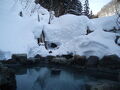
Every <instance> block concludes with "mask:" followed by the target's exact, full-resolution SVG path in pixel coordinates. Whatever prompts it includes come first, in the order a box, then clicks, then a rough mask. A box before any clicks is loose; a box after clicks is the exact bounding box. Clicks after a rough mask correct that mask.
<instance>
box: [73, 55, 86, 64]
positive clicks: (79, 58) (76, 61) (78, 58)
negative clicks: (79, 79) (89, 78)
mask: <svg viewBox="0 0 120 90" xmlns="http://www.w3.org/2000/svg"><path fill="white" fill-rule="evenodd" d="M86 61H87V60H86V57H85V56H79V55H75V56H74V60H73V61H72V62H71V64H78V65H81V66H84V65H85V63H86Z"/></svg>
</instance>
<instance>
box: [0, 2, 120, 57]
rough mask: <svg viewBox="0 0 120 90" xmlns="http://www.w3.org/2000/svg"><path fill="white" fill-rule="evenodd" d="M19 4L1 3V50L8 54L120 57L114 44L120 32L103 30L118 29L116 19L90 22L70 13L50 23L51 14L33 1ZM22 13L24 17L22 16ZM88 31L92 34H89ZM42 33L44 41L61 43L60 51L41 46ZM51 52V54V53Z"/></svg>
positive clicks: (119, 50)
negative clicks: (114, 55) (38, 39)
mask: <svg viewBox="0 0 120 90" xmlns="http://www.w3.org/2000/svg"><path fill="white" fill-rule="evenodd" d="M20 1H21V0H15V1H14V0H1V1H0V4H1V6H0V9H1V14H0V20H1V21H2V22H0V43H1V44H0V50H1V51H2V52H3V53H4V54H5V55H6V53H5V52H10V55H11V54H13V53H27V54H28V55H29V57H33V56H35V55H36V54H40V55H43V56H47V55H60V54H61V55H62V54H67V53H71V52H72V53H74V54H79V55H84V56H87V57H89V56H91V55H96V56H99V57H100V58H101V57H103V56H104V55H110V54H117V55H118V56H120V47H119V46H118V45H117V44H115V42H114V40H115V38H116V35H119V33H118V34H115V33H111V32H105V31H103V30H111V29H113V28H114V27H116V28H118V26H117V24H116V19H117V17H116V16H111V17H104V18H98V19H91V20H90V19H88V18H87V17H85V16H75V15H71V14H67V15H63V16H60V17H58V18H54V19H53V20H52V21H51V24H48V21H49V13H48V11H47V10H46V9H44V8H42V7H41V6H39V5H35V3H34V0H30V2H29V3H28V5H27V6H26V3H25V2H22V4H21V2H20ZM6 2H7V3H6ZM20 11H22V12H23V17H20V16H19V12H20ZM38 15H39V19H40V21H39V22H38ZM88 28H89V29H90V30H91V31H93V32H92V33H90V34H88V35H87V29H88ZM42 30H43V31H44V32H45V40H46V41H49V42H50V43H51V42H52V43H57V44H59V48H57V49H48V50H46V49H45V47H44V46H43V45H41V46H38V44H37V40H36V38H39V37H40V35H41V33H42ZM118 42H120V40H119V41H118ZM50 50H52V53H49V51H50ZM3 56H4V55H3ZM0 57H1V58H3V57H2V56H0Z"/></svg>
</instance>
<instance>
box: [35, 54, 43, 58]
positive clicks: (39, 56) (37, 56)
mask: <svg viewBox="0 0 120 90" xmlns="http://www.w3.org/2000/svg"><path fill="white" fill-rule="evenodd" d="M41 57H42V56H41V55H39V54H37V55H36V56H35V57H34V58H41Z"/></svg>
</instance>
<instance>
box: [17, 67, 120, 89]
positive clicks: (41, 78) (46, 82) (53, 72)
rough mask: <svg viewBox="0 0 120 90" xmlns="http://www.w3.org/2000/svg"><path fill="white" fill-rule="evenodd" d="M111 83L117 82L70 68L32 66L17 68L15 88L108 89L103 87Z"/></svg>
mask: <svg viewBox="0 0 120 90" xmlns="http://www.w3.org/2000/svg"><path fill="white" fill-rule="evenodd" d="M111 83H112V84H113V83H118V82H117V81H111V80H107V79H98V78H94V77H92V76H89V75H86V74H83V73H81V72H77V71H74V70H70V69H69V70H66V69H55V68H47V67H34V68H24V69H20V70H17V74H16V84H17V90H109V89H105V88H106V85H108V86H107V87H109V85H111ZM90 88H91V89H90ZM95 88H96V89H95ZM100 88H103V89H100ZM116 90H117V89H116ZM119 90H120V89H119Z"/></svg>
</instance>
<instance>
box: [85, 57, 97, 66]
mask: <svg viewBox="0 0 120 90" xmlns="http://www.w3.org/2000/svg"><path fill="white" fill-rule="evenodd" d="M98 62H99V58H98V57H97V56H90V57H89V58H88V59H87V63H86V65H87V66H88V67H97V65H98Z"/></svg>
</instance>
